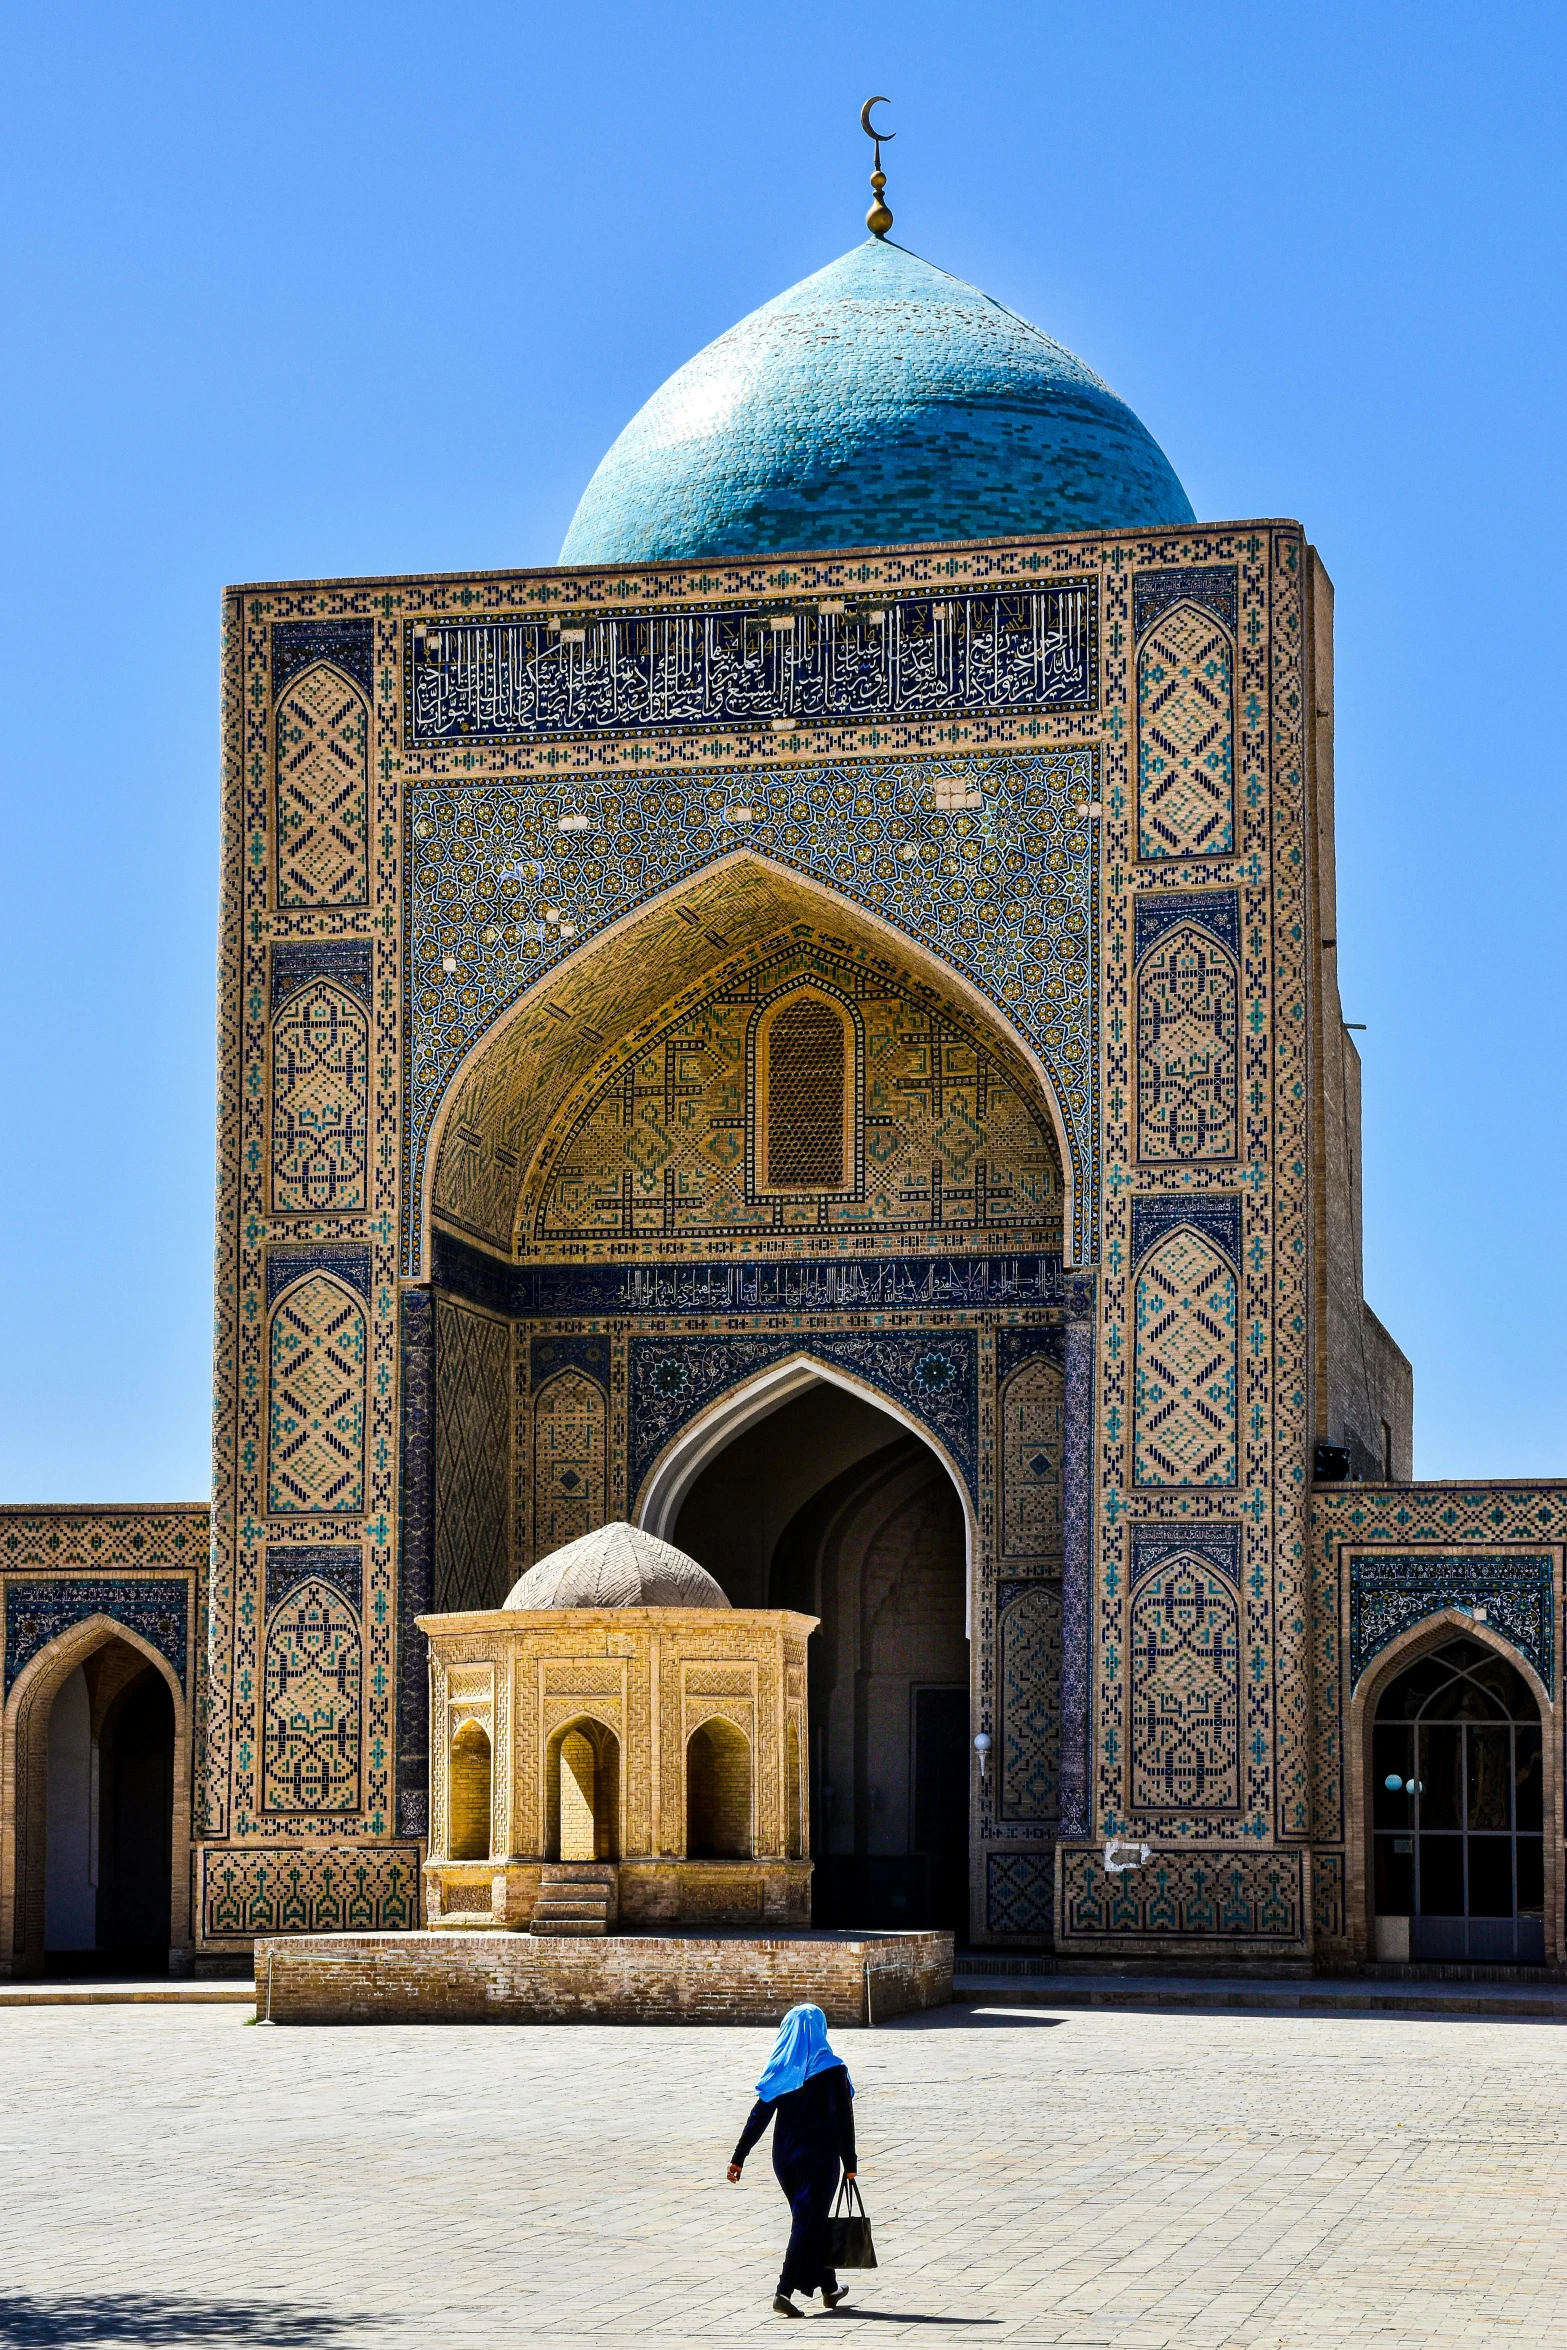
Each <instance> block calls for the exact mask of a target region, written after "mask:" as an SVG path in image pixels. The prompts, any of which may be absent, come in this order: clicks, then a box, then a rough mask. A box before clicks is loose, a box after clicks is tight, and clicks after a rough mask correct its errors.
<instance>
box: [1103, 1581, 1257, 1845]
mask: <svg viewBox="0 0 1567 2350" xmlns="http://www.w3.org/2000/svg"><path fill="white" fill-rule="evenodd" d="M1129 1648H1130V1655H1131V1694H1130V1710H1131V1761H1132V1771H1131V1788H1132V1795H1131V1801H1132V1809H1133V1811H1134V1812H1136V1813H1139V1814H1141V1813H1144V1812H1150V1811H1180V1812H1187V1813H1190V1812H1214V1811H1234V1810H1236V1809H1238V1808H1239V1806H1240V1802H1241V1715H1240V1597H1239V1594H1238V1592H1237V1591H1236V1590H1235V1587H1234V1585H1233V1583H1231V1582H1230V1581H1228V1580H1227V1579H1226V1578H1225V1577H1224V1576H1223V1575H1218V1574H1215V1573H1214V1572H1213V1571H1212V1569H1211V1568H1210V1567H1209V1565H1208V1562H1207V1561H1206V1560H1205V1559H1202V1558H1199V1557H1197V1556H1196V1555H1195V1554H1194V1553H1192V1552H1190V1551H1186V1552H1184V1553H1183V1552H1177V1553H1176V1554H1175V1555H1174V1556H1172V1557H1167V1558H1166V1559H1165V1560H1164V1561H1163V1562H1162V1563H1161V1564H1160V1565H1159V1566H1158V1567H1157V1568H1156V1569H1155V1570H1154V1571H1153V1572H1152V1573H1151V1574H1149V1575H1147V1576H1145V1578H1144V1580H1143V1581H1142V1582H1141V1583H1140V1584H1139V1586H1138V1588H1137V1590H1136V1591H1135V1593H1134V1594H1133V1598H1132V1611H1131V1636H1130V1641H1129Z"/></svg>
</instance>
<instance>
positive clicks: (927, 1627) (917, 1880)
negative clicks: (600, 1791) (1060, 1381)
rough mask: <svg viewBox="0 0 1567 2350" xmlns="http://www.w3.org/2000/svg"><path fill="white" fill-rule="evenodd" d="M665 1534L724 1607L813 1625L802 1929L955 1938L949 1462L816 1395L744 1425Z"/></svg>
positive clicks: (953, 1527)
mask: <svg viewBox="0 0 1567 2350" xmlns="http://www.w3.org/2000/svg"><path fill="white" fill-rule="evenodd" d="M668 1533H669V1539H670V1540H671V1541H673V1542H675V1543H677V1544H678V1545H679V1547H680V1548H681V1549H682V1550H685V1551H689V1552H690V1554H691V1556H692V1557H693V1558H696V1559H699V1560H700V1561H701V1563H702V1565H703V1566H705V1567H706V1568H707V1570H708V1572H709V1573H710V1574H711V1575H713V1576H714V1577H716V1579H717V1580H718V1582H719V1583H720V1584H722V1586H723V1588H724V1590H725V1592H726V1593H727V1594H728V1596H729V1598H730V1599H731V1600H732V1601H733V1603H734V1605H735V1606H736V1607H789V1608H797V1609H799V1610H800V1611H801V1612H802V1613H803V1614H806V1615H813V1616H819V1617H820V1618H821V1628H820V1630H819V1631H818V1632H817V1633H816V1634H815V1635H814V1636H813V1638H812V1640H811V1643H810V1648H809V1651H808V1658H809V1666H808V1669H809V1704H810V1721H811V1751H810V1753H809V1756H808V1757H807V1758H806V1763H807V1769H806V1776H807V1782H808V1797H809V1805H810V1820H811V1854H812V1858H813V1860H814V1862H815V1869H814V1873H813V1879H812V1905H813V1916H814V1921H815V1923H816V1924H817V1925H834V1926H851V1927H897V1926H929V1925H940V1926H950V1927H952V1928H953V1929H954V1930H955V1931H956V1932H957V1933H958V1934H959V1936H960V1937H964V1936H966V1934H967V1929H968V1873H969V1781H970V1774H971V1760H972V1757H971V1751H970V1746H969V1649H968V1640H967V1636H966V1633H965V1629H964V1599H965V1578H966V1571H967V1570H966V1565H965V1529H964V1518H963V1507H962V1504H961V1502H960V1500H959V1498H958V1495H957V1492H956V1489H955V1487H954V1485H953V1482H952V1479H951V1476H950V1475H949V1473H948V1471H947V1469H946V1466H945V1464H944V1463H943V1462H942V1461H941V1460H940V1458H939V1457H938V1456H937V1454H936V1453H935V1452H933V1451H932V1449H931V1448H930V1446H929V1445H927V1444H925V1443H924V1442H923V1441H922V1440H921V1439H920V1438H919V1437H917V1436H914V1435H912V1434H911V1433H910V1432H909V1430H908V1429H907V1428H906V1427H905V1425H904V1424H903V1422H901V1421H900V1420H897V1419H895V1418H894V1417H893V1416H892V1415H891V1414H890V1413H888V1412H884V1411H882V1410H880V1409H879V1408H878V1407H877V1406H876V1405H875V1404H873V1403H871V1402H870V1401H869V1400H867V1399H866V1398H865V1397H863V1396H860V1395H857V1394H853V1393H851V1392H849V1391H847V1390H845V1389H842V1388H839V1387H836V1386H833V1385H831V1384H829V1383H827V1382H825V1381H824V1382H821V1383H820V1384H818V1385H816V1386H812V1387H808V1388H806V1389H805V1390H804V1391H803V1392H798V1393H796V1394H795V1395H793V1396H792V1397H791V1398H790V1400H789V1401H788V1402H786V1403H784V1404H782V1405H780V1406H779V1407H778V1409H777V1410H776V1411H773V1412H770V1413H768V1415H767V1416H766V1417H765V1418H763V1419H761V1420H756V1421H753V1422H751V1423H750V1425H749V1426H747V1427H745V1428H743V1429H742V1430H741V1431H740V1432H739V1434H737V1435H736V1436H735V1437H734V1438H733V1439H732V1440H731V1442H730V1443H729V1444H728V1445H727V1446H725V1448H724V1449H723V1450H722V1451H721V1452H720V1453H718V1454H717V1455H716V1456H715V1457H714V1458H713V1459H712V1460H711V1461H710V1462H709V1463H708V1464H707V1466H706V1468H705V1469H703V1471H702V1472H701V1474H700V1475H699V1476H698V1477H697V1478H696V1479H695V1481H694V1482H693V1483H692V1485H691V1487H690V1489H689V1491H688V1492H687V1494H686V1497H685V1500H684V1502H683V1503H682V1505H681V1508H680V1511H679V1514H678V1516H677V1518H676V1519H675V1522H674V1524H673V1525H672V1526H671V1527H670V1528H669V1529H668Z"/></svg>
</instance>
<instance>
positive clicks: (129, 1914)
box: [43, 1641, 175, 1974]
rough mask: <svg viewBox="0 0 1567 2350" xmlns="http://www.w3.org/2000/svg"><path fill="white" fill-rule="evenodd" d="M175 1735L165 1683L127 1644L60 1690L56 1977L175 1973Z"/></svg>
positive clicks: (53, 1735) (52, 1863)
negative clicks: (171, 1962)
mask: <svg viewBox="0 0 1567 2350" xmlns="http://www.w3.org/2000/svg"><path fill="white" fill-rule="evenodd" d="M174 1733H175V1723H174V1706H173V1701H172V1699H171V1698H170V1695H169V1691H168V1686H167V1684H166V1682H165V1681H164V1678H163V1676H162V1674H161V1673H159V1672H158V1671H156V1670H155V1669H154V1668H153V1667H152V1666H150V1665H148V1664H146V1663H145V1662H144V1660H143V1659H142V1657H140V1656H139V1655H138V1654H137V1653H136V1651H135V1650H134V1649H131V1648H129V1647H128V1646H126V1645H125V1644H124V1643H122V1642H118V1641H109V1642H107V1643H106V1644H105V1645H104V1646H103V1647H102V1648H100V1649H98V1650H96V1651H95V1652H94V1654H93V1655H91V1656H90V1657H88V1658H87V1659H86V1661H85V1663H83V1664H80V1665H77V1666H76V1667H75V1669H74V1670H73V1671H72V1672H70V1673H68V1674H67V1675H66V1677H65V1679H64V1680H63V1681H62V1682H61V1684H60V1686H59V1688H58V1689H57V1690H56V1692H55V1696H54V1701H53V1704H52V1705H51V1707H50V1710H49V1722H48V1734H47V1739H46V1744H45V1756H46V1797H45V1813H44V1838H45V1843H44V1921H43V1922H44V1963H45V1967H46V1969H47V1971H48V1972H50V1973H51V1974H102V1973H106V1972H112V1973H116V1974H120V1973H123V1974H163V1973H165V1972H166V1971H167V1968H168V1961H169V1943H170V1920H169V1912H170V1892H171V1882H170V1857H171V1848H172V1837H173V1821H174Z"/></svg>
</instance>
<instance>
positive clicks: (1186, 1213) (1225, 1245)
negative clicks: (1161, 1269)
mask: <svg viewBox="0 0 1567 2350" xmlns="http://www.w3.org/2000/svg"><path fill="white" fill-rule="evenodd" d="M1183 1224H1184V1225H1186V1226H1188V1227H1189V1228H1190V1229H1191V1230H1192V1231H1193V1232H1200V1233H1201V1234H1202V1236H1203V1238H1204V1239H1205V1240H1211V1241H1212V1242H1213V1244H1214V1246H1215V1247H1216V1248H1220V1249H1222V1250H1223V1251H1224V1253H1225V1255H1226V1256H1227V1257H1228V1258H1229V1260H1230V1263H1231V1264H1232V1265H1235V1266H1239V1264H1240V1261H1241V1203H1240V1201H1239V1199H1238V1198H1236V1197H1235V1196H1234V1194H1233V1193H1222V1192H1221V1193H1214V1192H1155V1193H1151V1194H1144V1195H1143V1196H1142V1197H1140V1198H1137V1199H1134V1200H1133V1202H1132V1263H1133V1265H1134V1266H1137V1265H1140V1264H1141V1263H1142V1261H1143V1259H1144V1257H1145V1256H1146V1255H1147V1254H1148V1251H1149V1250H1150V1249H1151V1248H1156V1247H1157V1246H1158V1244H1159V1242H1160V1241H1161V1240H1163V1239H1164V1237H1165V1235H1166V1234H1167V1233H1170V1232H1174V1231H1176V1230H1178V1229H1179V1227H1180V1226H1181V1225H1183Z"/></svg>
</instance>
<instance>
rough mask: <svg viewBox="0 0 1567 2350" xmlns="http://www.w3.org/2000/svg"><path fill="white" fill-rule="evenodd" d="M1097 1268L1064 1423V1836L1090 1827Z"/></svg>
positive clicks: (1077, 1326)
mask: <svg viewBox="0 0 1567 2350" xmlns="http://www.w3.org/2000/svg"><path fill="white" fill-rule="evenodd" d="M1097 1291H1098V1284H1097V1280H1096V1277H1095V1275H1094V1274H1093V1273H1092V1272H1091V1271H1074V1272H1071V1273H1069V1274H1068V1275H1067V1276H1066V1310H1067V1321H1066V1330H1065V1347H1064V1353H1063V1362H1064V1373H1065V1376H1064V1383H1063V1384H1064V1392H1063V1410H1062V1427H1061V1802H1060V1822H1061V1833H1062V1834H1063V1835H1064V1836H1086V1835H1087V1834H1088V1829H1089V1801H1090V1799H1089V1749H1090V1741H1091V1736H1092V1712H1093V1672H1092V1665H1091V1660H1090V1627H1091V1622H1092V1612H1093V1588H1094V1328H1095V1320H1096V1315H1097Z"/></svg>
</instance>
